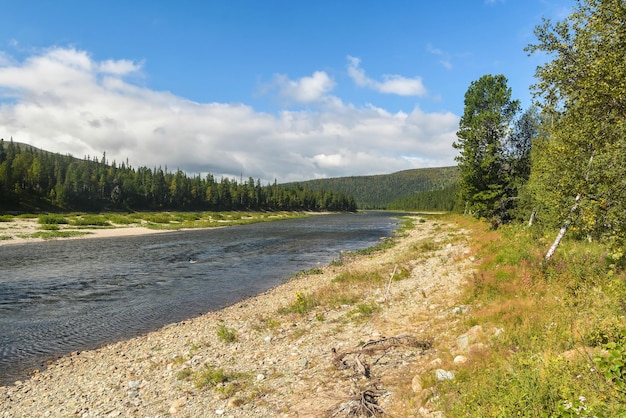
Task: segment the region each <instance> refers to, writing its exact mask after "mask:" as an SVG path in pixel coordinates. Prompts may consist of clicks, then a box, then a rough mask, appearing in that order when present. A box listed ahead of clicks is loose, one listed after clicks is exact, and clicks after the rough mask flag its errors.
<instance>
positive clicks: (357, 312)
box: [348, 302, 380, 321]
mask: <svg viewBox="0 0 626 418" xmlns="http://www.w3.org/2000/svg"><path fill="white" fill-rule="evenodd" d="M379 309H380V307H379V306H378V305H377V304H376V303H374V302H371V303H358V304H357V305H356V307H355V308H354V309H353V310H351V311H350V312H348V317H349V318H353V319H357V320H360V321H362V320H367V319H368V318H370V317H371V316H372V315H373V314H374V313H375V312H377V311H378V310H379Z"/></svg>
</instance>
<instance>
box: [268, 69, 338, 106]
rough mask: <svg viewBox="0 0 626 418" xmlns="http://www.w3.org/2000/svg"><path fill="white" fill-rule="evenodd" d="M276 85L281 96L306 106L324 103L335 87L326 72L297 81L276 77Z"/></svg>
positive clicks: (280, 76)
mask: <svg viewBox="0 0 626 418" xmlns="http://www.w3.org/2000/svg"><path fill="white" fill-rule="evenodd" d="M275 83H276V85H277V86H278V89H279V91H280V94H281V96H283V97H285V98H287V99H289V100H293V101H295V102H297V103H305V104H306V103H315V102H320V101H323V100H324V99H325V98H326V95H327V93H328V92H330V91H331V90H332V89H333V88H334V87H335V82H334V81H333V80H332V79H331V78H330V77H329V76H328V74H326V73H325V72H324V71H316V72H314V73H313V75H312V76H311V77H302V78H300V79H299V80H296V81H293V80H289V79H288V78H287V76H286V75H276V76H275Z"/></svg>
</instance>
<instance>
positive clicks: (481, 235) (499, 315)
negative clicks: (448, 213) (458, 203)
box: [437, 220, 626, 417]
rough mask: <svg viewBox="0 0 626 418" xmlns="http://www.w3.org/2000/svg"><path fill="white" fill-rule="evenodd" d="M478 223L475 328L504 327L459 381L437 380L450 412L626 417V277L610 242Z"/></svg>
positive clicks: (472, 291) (468, 298)
mask: <svg viewBox="0 0 626 418" xmlns="http://www.w3.org/2000/svg"><path fill="white" fill-rule="evenodd" d="M461 221H462V222H464V227H466V228H471V229H472V231H473V233H472V235H473V237H474V238H473V243H474V244H473V245H474V247H475V248H474V251H475V252H476V256H477V257H479V259H480V263H479V266H478V268H477V270H476V272H475V273H474V274H473V276H472V277H471V280H470V283H469V285H468V287H467V289H466V292H465V296H464V298H465V300H464V301H463V302H464V303H466V304H468V305H470V306H472V307H473V309H472V311H471V314H470V315H468V316H467V317H466V318H465V322H466V326H467V327H468V328H469V327H471V326H473V325H477V324H479V325H482V326H483V328H485V329H486V328H488V327H489V328H493V329H496V330H500V332H498V333H497V334H498V335H497V337H495V336H494V338H492V339H491V340H488V341H487V344H488V347H489V348H488V350H476V351H474V352H472V353H471V359H470V361H469V362H468V363H466V365H465V366H462V367H460V368H459V370H458V371H457V373H456V377H455V379H454V380H452V381H446V382H439V383H437V390H438V391H440V394H441V402H440V404H441V405H442V407H444V408H445V409H446V415H447V416H471V417H491V416H494V417H495V416H524V417H544V416H545V417H573V416H581V417H583V416H588V417H592V416H595V417H617V416H625V415H626V366H625V364H626V362H625V359H626V317H625V315H626V305H625V304H624V301H625V300H626V274H625V273H624V270H623V269H622V268H621V267H620V266H619V265H618V264H616V263H615V260H614V259H613V258H612V257H611V256H610V254H609V253H608V252H607V250H606V247H604V246H603V245H599V244H596V243H589V242H577V241H573V240H571V241H566V242H564V243H563V244H562V249H561V251H560V252H559V253H557V255H556V256H555V258H554V259H552V260H550V261H549V262H546V261H544V258H543V253H544V251H545V248H546V247H547V246H549V241H550V240H549V238H546V237H544V236H543V235H537V233H536V232H533V231H532V230H530V229H528V228H525V227H522V226H519V225H511V226H506V227H503V228H500V229H499V230H498V231H491V230H489V229H488V228H487V225H486V224H484V223H480V222H476V221H469V220H461Z"/></svg>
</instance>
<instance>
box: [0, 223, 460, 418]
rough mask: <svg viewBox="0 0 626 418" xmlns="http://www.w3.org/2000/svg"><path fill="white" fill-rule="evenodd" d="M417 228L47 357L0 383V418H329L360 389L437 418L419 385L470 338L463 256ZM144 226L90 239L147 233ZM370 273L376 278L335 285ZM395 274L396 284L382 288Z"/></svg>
mask: <svg viewBox="0 0 626 418" xmlns="http://www.w3.org/2000/svg"><path fill="white" fill-rule="evenodd" d="M415 225H416V227H415V229H413V230H412V231H409V232H408V233H407V234H406V236H403V237H401V238H398V244H397V245H396V246H394V247H393V248H391V249H388V250H386V251H384V252H377V253H374V254H372V255H362V256H358V257H350V258H348V259H346V260H343V262H342V263H334V264H333V265H331V266H327V267H325V268H323V269H319V271H317V270H316V271H315V272H312V274H308V275H301V276H298V277H297V278H294V279H292V280H290V281H289V282H287V283H286V284H284V285H281V286H279V287H277V288H275V289H272V290H270V291H268V292H265V293H263V294H261V295H259V296H257V297H253V298H250V299H248V300H245V301H243V302H240V303H237V304H235V305H233V306H231V307H229V308H226V309H224V310H221V311H219V312H210V313H207V314H205V315H203V316H200V317H198V318H194V319H190V320H187V321H183V322H180V323H176V324H172V325H169V326H166V327H163V328H162V329H160V330H158V331H155V332H152V333H149V334H146V335H144V336H141V337H138V338H134V339H131V340H128V341H122V342H119V343H115V344H111V345H107V346H104V347H102V348H99V349H97V350H92V351H85V352H81V353H75V354H74V355H71V356H67V357H64V358H62V359H59V360H58V361H54V362H52V363H51V364H49V365H48V367H47V368H46V369H42V370H40V371H37V372H34V373H33V374H32V375H31V377H30V379H27V380H24V381H20V382H16V383H15V384H14V385H11V386H7V387H0V417H19V416H25V417H26V416H28V417H44V416H51V417H66V416H68V417H69V416H72V417H74V416H79V417H110V416H124V417H126V416H133V417H134V416H137V417H165V416H176V417H211V416H227V417H269V416H289V417H292V416H297V417H304V416H307V417H309V416H310V417H319V416H338V417H339V416H348V415H347V414H348V412H349V411H350V410H351V409H354V408H356V407H358V401H356V400H355V399H357V398H359V395H360V394H362V393H365V392H367V391H370V392H368V393H371V394H372V395H374V397H373V398H371V399H374V400H375V403H376V408H380V409H381V410H384V411H385V412H386V413H388V414H390V415H392V416H441V415H438V414H437V411H436V410H437V404H436V399H437V397H436V394H433V393H432V392H429V390H428V388H426V389H424V388H423V387H422V386H423V384H422V382H427V381H428V380H429V379H430V380H432V378H431V377H429V376H430V375H431V374H434V373H435V370H436V369H442V370H443V369H453V368H454V362H453V359H455V358H458V357H463V354H467V350H468V348H467V347H465V346H463V347H460V346H458V345H457V338H458V336H459V334H462V333H463V332H465V331H467V330H464V329H459V328H458V327H459V323H460V322H461V319H462V316H463V314H464V312H465V311H466V308H467V307H464V306H460V305H459V301H458V298H459V295H460V289H461V288H462V285H463V282H464V280H465V278H466V277H467V275H468V274H469V271H470V269H471V264H472V261H471V260H472V259H471V254H470V253H469V249H468V239H469V238H468V237H467V235H466V232H465V231H462V230H458V228H457V227H456V226H455V225H452V224H447V223H442V222H439V221H434V220H427V221H426V222H423V223H420V222H416V223H415ZM144 230H145V229H144V228H138V229H137V230H134V228H132V229H131V228H129V230H128V231H126V230H124V229H111V230H98V232H103V233H113V234H119V233H120V232H122V231H123V233H133V232H139V233H144V232H148V233H151V232H154V231H151V230H147V231H144ZM100 236H102V235H100ZM367 272H377V274H379V275H382V277H384V279H383V280H382V281H381V280H379V281H378V282H375V283H373V282H372V283H370V282H358V283H350V282H347V283H343V282H339V284H337V283H338V282H337V280H335V279H336V278H338V277H353V276H354V275H363V274H367ZM400 272H403V273H402V277H401V280H389V279H387V278H390V277H392V275H393V276H395V275H396V274H398V275H400ZM313 273H314V274H313ZM398 277H399V276H398ZM398 277H395V278H396V279H397V278H398ZM339 285H341V286H347V287H349V288H350V289H349V290H350V292H351V294H352V295H358V300H357V299H349V298H348V299H345V300H335V301H333V298H332V296H333V295H334V294H338V293H339V292H344V291H345V290H346V289H345V288H343V287H342V288H341V290H339V288H338V287H337V286H339ZM298 295H299V296H298ZM309 296H315V297H317V298H318V299H320V300H321V299H323V298H326V299H323V300H325V302H324V303H319V305H318V306H315V307H312V308H311V310H310V311H308V312H306V313H304V314H300V313H296V312H288V311H289V309H285V308H289V307H293V306H297V305H298V304H299V303H302V301H304V300H307V298H308V297H309ZM329 301H331V302H329ZM292 311H293V309H292ZM230 337H232V338H230ZM231 340H232V341H231ZM370 407H373V406H372V405H370ZM333 414H334V415H333Z"/></svg>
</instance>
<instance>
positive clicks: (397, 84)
mask: <svg viewBox="0 0 626 418" xmlns="http://www.w3.org/2000/svg"><path fill="white" fill-rule="evenodd" d="M347 58H348V75H349V76H350V78H352V80H353V81H354V83H355V84H356V85H357V86H360V87H369V88H371V89H373V90H376V91H378V92H380V93H389V94H397V95H400V96H425V95H426V87H424V84H423V83H422V79H421V78H420V77H415V78H406V77H402V76H400V75H395V74H385V75H383V81H376V80H373V79H371V78H369V77H368V76H367V75H365V70H363V69H362V68H361V60H360V59H359V58H356V57H352V56H348V57H347Z"/></svg>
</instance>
